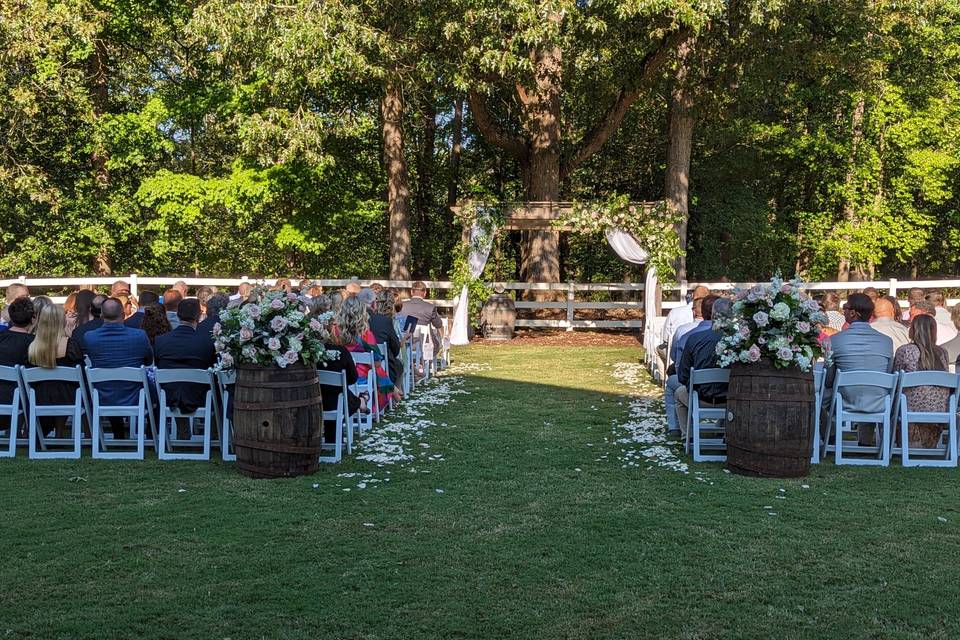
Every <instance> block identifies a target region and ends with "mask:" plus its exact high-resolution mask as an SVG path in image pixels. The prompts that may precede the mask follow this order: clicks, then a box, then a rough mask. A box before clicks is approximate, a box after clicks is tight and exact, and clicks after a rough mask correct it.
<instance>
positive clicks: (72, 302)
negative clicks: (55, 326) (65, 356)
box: [63, 289, 96, 344]
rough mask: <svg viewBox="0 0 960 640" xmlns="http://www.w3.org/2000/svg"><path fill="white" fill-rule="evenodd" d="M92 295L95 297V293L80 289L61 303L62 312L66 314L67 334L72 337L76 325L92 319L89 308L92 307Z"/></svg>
mask: <svg viewBox="0 0 960 640" xmlns="http://www.w3.org/2000/svg"><path fill="white" fill-rule="evenodd" d="M94 297H96V294H95V293H94V292H93V291H90V290H89V289H80V290H79V291H77V292H75V293H71V294H70V295H69V296H68V297H67V301H66V302H65V303H63V312H64V313H65V314H66V330H67V335H68V336H71V337H72V336H73V332H74V330H75V329H76V328H77V327H79V326H82V325H84V324H86V323H88V322H90V321H91V320H93V314H92V313H91V312H90V309H91V308H92V307H93V299H94ZM78 344H79V343H78Z"/></svg>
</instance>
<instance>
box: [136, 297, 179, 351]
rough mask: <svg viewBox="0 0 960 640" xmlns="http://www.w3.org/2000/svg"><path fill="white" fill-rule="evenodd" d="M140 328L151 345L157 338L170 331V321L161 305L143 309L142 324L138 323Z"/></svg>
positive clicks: (152, 305) (150, 305)
mask: <svg viewBox="0 0 960 640" xmlns="http://www.w3.org/2000/svg"><path fill="white" fill-rule="evenodd" d="M140 328H141V329H143V331H144V332H145V333H146V334H147V338H149V339H150V344H153V341H154V340H156V338H157V336H159V335H163V334H164V333H167V332H168V331H170V328H171V327H170V320H169V319H168V318H167V310H166V309H165V308H164V307H163V305H161V304H158V303H153V304H148V305H146V306H145V307H144V308H143V322H141V323H140Z"/></svg>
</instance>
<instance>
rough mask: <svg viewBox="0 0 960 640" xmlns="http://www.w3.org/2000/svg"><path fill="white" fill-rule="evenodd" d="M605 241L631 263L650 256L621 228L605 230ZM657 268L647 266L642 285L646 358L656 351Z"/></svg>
mask: <svg viewBox="0 0 960 640" xmlns="http://www.w3.org/2000/svg"><path fill="white" fill-rule="evenodd" d="M606 235H607V242H608V243H610V248H611V249H613V250H614V251H615V252H616V254H617V255H618V256H620V258H621V259H622V260H625V261H627V262H631V263H633V264H644V263H645V262H647V259H648V258H649V257H650V254H649V253H647V251H645V250H644V248H643V247H641V246H640V244H639V243H638V242H637V241H636V239H635V238H634V237H633V236H632V235H630V234H629V233H627V232H626V231H624V230H623V229H609V230H607V233H606ZM658 284H659V283H658V281H657V270H656V268H655V267H654V266H653V265H650V266H648V267H647V278H646V280H645V282H644V287H643V317H644V318H646V320H645V321H644V325H645V327H644V332H643V335H644V345H643V346H644V349H645V350H646V352H647V357H648V360H649V358H650V357H651V354H654V353H656V348H657V343H656V339H657V336H658V335H659V332H657V331H656V330H655V328H656V327H655V325H656V323H657V299H656V295H657V285H658Z"/></svg>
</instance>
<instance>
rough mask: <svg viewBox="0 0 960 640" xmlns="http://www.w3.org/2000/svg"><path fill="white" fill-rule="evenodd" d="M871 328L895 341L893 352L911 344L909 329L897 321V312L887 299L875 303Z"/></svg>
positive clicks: (877, 300) (879, 299)
mask: <svg viewBox="0 0 960 640" xmlns="http://www.w3.org/2000/svg"><path fill="white" fill-rule="evenodd" d="M870 326H871V327H873V328H874V329H876V330H877V331H879V332H880V333H882V334H883V335H885V336H888V337H889V338H890V339H891V340H893V352H894V353H896V352H897V349H899V348H900V347H902V346H903V345H905V344H910V334H909V332H908V331H907V328H906V327H905V326H903V324H901V323H900V322H899V321H897V320H896V311H895V310H894V308H893V303H891V302H890V301H889V300H887V299H886V298H877V299H876V301H874V303H873V320H871V321H870Z"/></svg>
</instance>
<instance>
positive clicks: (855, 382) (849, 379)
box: [834, 371, 900, 391]
mask: <svg viewBox="0 0 960 640" xmlns="http://www.w3.org/2000/svg"><path fill="white" fill-rule="evenodd" d="M899 378H900V376H899V374H896V373H884V372H883V371H837V379H836V381H835V382H834V387H835V388H837V389H840V388H842V387H878V388H880V389H886V390H887V391H893V390H894V389H895V388H896V387H897V382H898V380H899Z"/></svg>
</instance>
